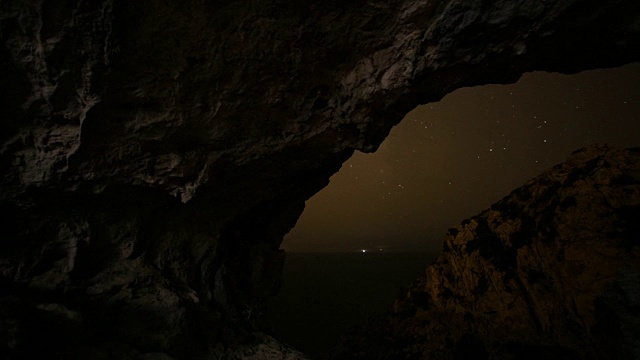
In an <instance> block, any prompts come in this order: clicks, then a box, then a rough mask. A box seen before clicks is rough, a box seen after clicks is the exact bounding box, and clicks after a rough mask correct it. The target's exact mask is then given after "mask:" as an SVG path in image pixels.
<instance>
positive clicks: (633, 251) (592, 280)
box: [341, 146, 640, 359]
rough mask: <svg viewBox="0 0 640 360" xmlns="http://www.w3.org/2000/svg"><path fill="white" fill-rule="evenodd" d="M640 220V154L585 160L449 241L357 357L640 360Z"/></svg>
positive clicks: (586, 153) (606, 151)
mask: <svg viewBox="0 0 640 360" xmlns="http://www.w3.org/2000/svg"><path fill="white" fill-rule="evenodd" d="M639 220H640V148H635V149H629V150H621V149H612V148H608V147H606V146H604V147H599V146H593V147H590V148H587V149H582V150H579V151H577V152H575V153H574V154H572V155H571V157H569V159H568V160H567V162H566V163H564V164H560V165H557V166H555V167H554V168H553V169H550V170H549V171H546V172H545V173H543V174H542V175H540V176H539V177H537V178H535V179H533V180H531V181H529V182H528V183H527V184H525V185H524V186H522V187H520V188H519V189H516V190H514V191H513V192H511V194H509V195H508V196H506V197H505V198H504V199H502V200H500V201H499V202H497V203H495V204H493V205H492V206H491V208H489V209H487V210H485V211H483V212H482V213H480V214H479V215H477V216H475V217H473V218H470V219H467V220H464V221H463V222H462V223H461V224H460V225H458V226H456V227H454V228H451V229H449V232H448V234H447V236H446V238H445V240H444V243H443V251H442V253H441V255H440V256H439V257H438V259H437V260H435V261H434V263H433V264H431V265H430V266H429V267H428V268H427V270H426V273H425V276H423V277H421V278H419V279H418V280H416V281H415V282H414V283H413V284H412V285H411V286H410V287H409V288H408V289H407V291H406V292H404V293H403V295H402V296H401V297H399V298H398V300H397V301H396V303H395V305H394V307H393V311H392V313H391V315H390V317H389V319H387V320H386V321H383V323H382V324H379V326H380V328H379V329H378V331H379V332H380V333H379V334H378V335H376V336H378V339H375V340H374V342H377V343H378V345H377V346H379V348H378V349H376V350H374V351H373V352H372V351H371V350H370V349H372V348H374V349H375V346H374V345H371V342H372V338H368V339H367V337H362V336H361V337H360V338H359V339H360V341H361V343H360V345H358V346H356V347H355V348H356V350H355V353H357V354H358V356H348V357H350V358H363V359H365V358H366V359H371V358H388V359H425V358H428V359H637V357H638V354H640V353H639V350H640V346H639V345H640V340H639V339H640V316H639V314H638V309H639V307H638V306H640V256H639V255H640V242H639V240H640V238H639V236H640V228H639V226H638V224H640V222H639ZM380 339H382V340H380ZM389 339H391V340H389ZM351 351H354V350H353V349H352V350H351ZM341 356H342V357H341V358H347V357H346V356H344V354H341Z"/></svg>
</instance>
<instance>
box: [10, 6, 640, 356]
mask: <svg viewBox="0 0 640 360" xmlns="http://www.w3.org/2000/svg"><path fill="white" fill-rule="evenodd" d="M639 24H640V4H638V3H637V2H634V1H630V0H618V1H615V2H606V3H595V2H592V1H586V0H570V1H549V2H544V3H539V2H534V1H526V0H525V1H519V2H516V3H512V2H503V1H500V2H494V3H492V4H487V3H484V2H479V1H473V2H468V1H456V0H454V1H445V2H439V3H434V2H432V1H422V0H412V1H406V0H392V1H354V2H334V1H329V2H324V3H322V4H319V3H310V2H301V3H295V4H293V3H291V4H289V3H285V2H281V1H275V0H261V1H254V0H246V1H245V0H242V1H236V2H226V1H210V2H202V1H195V0H193V1H192V0H189V1H173V0H142V1H136V2H135V3H134V2H125V1H120V0H103V1H99V2H68V1H60V2H54V1H50V0H44V1H41V2H30V1H26V0H11V1H7V2H5V3H4V4H3V6H2V9H0V39H1V40H2V47H1V50H0V75H1V77H0V78H1V79H2V84H1V85H0V99H2V100H1V102H2V103H1V106H0V118H1V119H3V120H2V122H1V124H0V129H1V131H0V141H1V142H2V150H1V151H0V168H1V169H2V178H1V179H2V180H1V181H2V185H1V187H0V209H2V214H3V216H2V234H3V235H2V239H1V242H0V249H1V251H0V270H1V271H0V274H1V276H0V283H1V284H2V286H1V288H0V314H1V315H0V338H2V346H1V347H0V354H1V355H2V356H3V357H5V358H7V359H31V358H51V357H55V358H60V359H86V358H92V359H146V360H151V359H162V360H167V359H176V360H177V359H227V358H228V359H240V358H246V359H261V358H281V359H285V358H286V359H295V358H299V359H303V358H304V355H302V354H300V353H298V352H296V351H295V350H293V349H291V348H289V347H287V346H286V345H284V344H281V343H279V342H278V341H277V340H275V339H273V338H271V337H269V336H266V335H265V334H264V333H262V332H261V331H260V330H259V329H258V328H256V326H255V323H254V320H255V319H254V315H255V314H256V313H257V310H258V309H259V308H260V307H261V306H262V305H263V303H264V299H265V298H267V297H269V296H271V295H273V294H274V293H276V292H277V290H278V288H279V286H280V281H281V275H282V267H283V263H284V261H285V254H284V252H283V251H281V250H280V245H281V242H282V239H283V236H284V235H285V234H287V233H288V232H289V231H290V230H291V229H292V228H293V227H294V226H295V224H296V221H297V219H298V218H299V216H300V215H301V213H302V211H303V209H304V204H305V201H306V200H307V199H309V198H311V196H313V195H314V194H315V193H317V192H318V191H319V190H321V189H322V188H323V187H325V186H326V185H327V184H328V182H329V178H330V176H331V175H332V174H334V173H336V172H337V171H338V170H339V169H340V167H341V165H342V164H343V163H344V162H345V161H346V160H347V159H349V158H350V157H351V156H352V155H353V153H354V152H355V151H361V152H373V151H375V150H376V149H377V148H378V147H379V146H380V143H381V142H382V141H383V140H384V139H385V137H387V136H388V134H389V132H390V130H391V128H392V127H393V126H394V125H396V124H397V123H398V122H399V121H400V120H401V119H402V118H403V117H404V116H405V115H406V114H407V113H408V112H409V111H410V110H412V109H413V108H415V107H416V106H417V105H418V104H424V103H429V102H434V101H438V100H440V99H442V98H443V97H444V96H445V95H446V94H448V93H450V92H451V91H453V90H455V89H458V88H461V87H467V86H474V85H483V84H490V83H492V84H497V83H513V82H515V81H517V80H518V79H519V78H520V76H521V75H522V74H523V73H525V72H530V71H536V70H544V71H553V72H561V73H567V74H569V73H576V72H580V71H583V70H587V69H595V68H609V67H617V66H621V65H623V64H627V63H631V62H636V61H639V60H640V49H639V48H638V47H637V46H636V45H637V44H638V43H639V41H638V40H639V37H640V26H639ZM590 151H591V152H590ZM590 151H589V150H587V151H586V152H580V153H577V155H575V156H574V158H575V159H577V160H574V162H575V163H576V164H578V165H576V166H577V167H576V169H582V170H580V171H582V172H580V173H579V172H573V173H572V174H573V175H575V176H574V177H579V176H582V175H584V174H587V173H590V171H592V170H593V169H594V166H592V165H593V164H596V165H597V161H596V162H595V163H593V162H592V163H589V164H590V165H589V166H587V165H585V166H582V165H580V164H582V163H581V162H580V161H581V160H580V159H582V158H585V157H586V158H589V157H590V156H595V155H593V154H592V153H593V151H595V150H590ZM600 151H604V152H606V154H608V155H606V156H605V155H602V156H604V158H606V159H609V158H611V159H610V160H611V162H615V161H614V160H615V159H617V158H620V157H625V156H632V155H630V154H632V153H629V154H627V153H624V154H621V153H619V152H615V151H614V150H600ZM580 156H582V158H581V157H580ZM607 156H608V157H607ZM594 159H595V158H594ZM592 160H593V159H592ZM612 168H615V167H612ZM563 169H564V168H563ZM561 170H562V169H561ZM563 171H564V170H563ZM633 176H635V175H633ZM633 176H631V178H632V179H635V178H634V177H633ZM572 179H573V178H572ZM627 182H628V181H627ZM623 183H624V181H622V182H620V184H621V185H620V186H627V185H624V184H626V183H624V184H623ZM554 186H555V185H554ZM556 188H557V186H556ZM556 188H553V189H551V188H550V189H551V190H548V191H547V192H546V193H545V194H550V193H552V190H554V189H555V190H557V189H556ZM545 189H546V188H545ZM630 191H632V190H630ZM513 196H519V195H518V194H513ZM521 198H522V197H518V198H517V199H516V198H514V199H516V200H517V201H516V200H509V201H511V202H509V204H511V203H514V202H516V203H518V204H520V203H519V202H518V201H520V200H518V199H521ZM543 200H544V201H543ZM543 200H540V201H541V202H545V204H546V203H547V202H549V204H553V205H554V206H555V205H556V204H555V203H552V202H550V201H552V200H553V197H552V196H546V197H545V198H543ZM505 201H507V200H505ZM576 203H577V204H581V201H580V199H578V200H577V202H576ZM567 204H571V203H570V202H568V203H567ZM537 205H539V204H537ZM537 205H536V206H537ZM632 205H633V204H631V205H625V206H626V207H623V208H621V211H623V215H621V216H622V217H623V219H625V220H624V221H626V222H629V223H631V222H632V220H633V219H635V216H636V214H637V213H636V208H635V207H633V206H635V205H633V206H632ZM566 207H567V208H568V209H573V208H576V206H571V205H567V206H566ZM536 209H537V208H536ZM536 211H537V210H536ZM536 214H537V213H536ZM541 216H542V215H541ZM487 221H488V220H486V219H484V218H483V217H482V216H480V217H477V218H473V219H472V220H470V221H469V223H468V224H466V225H461V226H463V227H465V228H463V230H464V229H467V230H469V231H472V230H475V229H477V228H479V226H480V225H481V224H485V223H486V226H488V227H489V228H490V229H492V228H491V226H493V225H492V223H488V222H487ZM560 230H562V229H560ZM560 230H558V231H560ZM492 231H493V230H492ZM519 231H520V235H521V236H522V237H532V236H533V235H531V234H529V232H527V231H530V229H529V228H527V227H525V226H524V225H523V228H522V229H520V230H519ZM459 234H460V236H462V235H463V234H465V232H460V233H459ZM530 235H531V236H530ZM623 235H624V236H625V237H626V238H633V236H632V234H631V235H630V234H628V233H626V232H624V234H623ZM452 236H453V238H451V239H449V240H446V241H445V248H447V249H449V250H450V253H452V254H459V253H460V252H459V251H458V250H459V249H458V248H460V247H464V244H461V243H460V241H462V240H464V239H462V240H461V239H459V238H456V237H455V235H452ZM621 236H622V235H621ZM465 241H466V240H465ZM514 246H515V245H514ZM518 246H520V245H518ZM631 249H632V250H633V247H631ZM462 250H464V249H462ZM462 250H461V251H462ZM516 250H518V249H515V250H514V251H516ZM632 250H629V251H632ZM472 253H473V254H476V253H477V251H475V252H472ZM503 255H504V257H505V259H506V258H508V259H511V257H513V256H514V254H513V253H511V252H509V253H505V254H492V255H491V256H490V257H491V258H490V259H487V261H494V260H496V259H497V258H498V257H500V259H502V256H503ZM470 256H471V255H470ZM474 256H475V255H474ZM494 258H495V259H494ZM447 259H450V260H451V259H454V258H447ZM511 260H512V259H511ZM496 261H497V260H496ZM445 265H446V264H444V263H443V264H442V266H445ZM434 271H435V270H434ZM465 274H466V275H465ZM469 274H472V271H471V270H469V272H464V273H463V274H462V275H461V276H470V275H469ZM625 274H626V275H624V276H622V277H621V278H620V279H619V280H620V281H619V284H622V285H620V286H618V287H615V288H613V290H611V294H612V295H611V298H606V299H600V300H599V301H598V302H597V304H598V306H597V309H596V310H597V311H596V313H595V315H594V319H596V320H594V321H596V322H595V325H594V327H593V329H592V330H593V331H592V333H590V334H593V336H597V335H598V334H605V335H602V336H600V338H602V339H604V340H602V339H601V340H598V341H600V342H598V344H604V343H606V342H607V341H609V342H611V343H613V344H615V345H616V346H618V347H622V348H624V349H623V350H620V353H621V354H622V353H624V354H626V352H625V351H627V350H625V349H626V348H625V346H627V345H626V344H628V341H627V340H628V339H627V338H626V337H624V338H618V339H613V338H609V337H607V336H606V333H607V331H608V330H610V329H612V328H615V329H618V328H620V327H623V329H622V330H620V331H621V334H623V335H624V336H627V335H625V334H627V333H628V332H627V331H626V330H625V329H626V328H624V326H630V325H629V324H627V323H626V322H625V321H624V318H622V317H615V316H614V317H613V318H611V317H610V316H609V317H608V316H606V314H614V315H615V314H620V311H619V308H618V307H616V306H615V305H616V304H618V302H616V301H618V300H619V299H618V297H616V296H618V295H616V294H618V293H617V292H616V291H618V290H619V289H623V292H624V289H627V287H625V286H626V285H625V284H627V283H633V281H635V280H634V279H635V273H634V272H626V273H625ZM536 278H537V279H540V278H541V276H540V275H536ZM443 279H444V278H443ZM516 280H518V281H520V282H518V281H516ZM514 281H515V284H516V285H513V284H514ZM504 283H505V285H504V286H505V289H511V287H512V286H520V287H524V285H523V284H524V283H523V282H522V280H521V279H520V278H519V277H517V276H513V274H511V275H509V277H507V278H505V279H504ZM434 284H435V282H434ZM454 290H455V289H454ZM434 291H435V290H434ZM448 291H450V292H451V294H452V296H453V295H455V296H457V297H460V296H461V295H460V294H456V293H455V292H452V291H451V289H448ZM434 293H435V292H434ZM423 295H424V291H422V290H420V289H417V288H416V289H413V290H411V289H410V290H409V291H408V293H407V294H405V295H404V298H403V299H404V300H402V301H399V302H398V303H397V306H396V307H397V308H398V309H397V310H398V311H397V312H398V313H403V314H409V313H411V312H413V313H414V314H420V312H419V311H416V309H415V308H412V305H411V304H415V303H416V301H417V302H418V303H420V306H421V307H427V306H432V305H430V304H431V302H430V301H426V300H424V299H425V298H426V299H428V297H425V296H423ZM623 295H624V294H623ZM620 296H622V295H620ZM418 299H422V300H418ZM456 299H457V298H456ZM527 299H528V300H527V301H530V302H531V301H533V300H531V299H529V298H527ZM532 299H535V297H534V298H532ZM412 301H413V302H412ZM456 301H457V300H456ZM403 309H404V310H403ZM407 309H409V310H407ZM405 310H406V311H405ZM465 315H466V314H465ZM616 316H617V315H616ZM465 318H466V319H467V320H469V319H473V318H475V315H473V314H471V313H470V315H468V316H465ZM602 318H608V319H610V321H609V322H606V321H604V320H601V319H602ZM403 319H404V320H406V321H410V320H408V319H413V318H411V317H410V316H409V317H405V318H403ZM598 319H600V320H598ZM404 320H403V321H404ZM418 320H419V321H423V320H424V319H417V320H416V321H418ZM411 321H413V320H411ZM469 321H471V320H469ZM616 321H617V322H616ZM401 323H402V321H399V322H398V324H401ZM434 324H435V322H434ZM623 325H624V326H623ZM434 326H435V325H434ZM531 326H532V327H535V326H542V325H541V324H536V323H535V322H534V323H532V325H531ZM563 329H564V328H563ZM462 330H463V329H462V328H461V331H462ZM464 330H465V331H467V332H469V331H472V330H473V329H464ZM634 331H635V330H634ZM516 333H517V332H514V334H516ZM631 333H632V334H633V333H634V332H633V331H631ZM576 334H577V335H576ZM560 335H561V336H564V337H569V338H571V337H572V336H574V337H575V336H578V335H584V334H582V333H579V332H575V333H569V334H559V335H558V336H560ZM452 336H453V337H452V338H451V339H448V340H447V341H444V342H442V344H446V349H449V351H453V350H454V349H459V348H460V341H461V340H460V339H462V340H464V341H466V342H464V341H463V343H473V344H475V345H478V346H481V345H482V344H481V343H478V341H482V339H480V340H478V338H477V336H476V334H471V333H464V334H463V333H460V334H452ZM600 338H599V339H600ZM581 339H582V338H581ZM620 339H622V340H620ZM538 340H539V341H540V344H542V345H544V346H546V345H547V344H550V345H549V347H548V348H549V349H551V350H548V349H547V348H546V347H544V346H542V345H540V346H542V347H539V348H537V349H538V350H539V351H542V352H541V354H545V352H544V351H547V352H549V353H553V351H555V350H554V349H555V347H553V345H554V343H553V342H552V341H551V340H550V339H547V338H544V337H540V339H538ZM631 340H633V338H631ZM631 340H629V341H631ZM456 341H457V342H458V343H457V345H456ZM449 343H450V344H449ZM572 344H574V345H575V344H581V343H580V342H576V343H572ZM475 345H474V346H475ZM525 345H526V346H530V344H519V343H515V344H506V345H505V346H504V348H505V349H507V350H505V351H511V353H514V354H515V353H517V352H518V351H521V352H526V349H529V348H528V347H526V346H525ZM577 346H578V345H575V346H574V347H572V348H571V349H575V348H576V347H577ZM603 346H604V345H603ZM424 349H425V351H427V350H428V348H424ZM509 349H512V350H509ZM523 349H524V350H523ZM545 349H547V350H545ZM437 350H438V351H445V350H442V349H437ZM429 351H430V350H429ZM571 351H574V350H571ZM458 352H459V351H458ZM554 354H555V353H554Z"/></svg>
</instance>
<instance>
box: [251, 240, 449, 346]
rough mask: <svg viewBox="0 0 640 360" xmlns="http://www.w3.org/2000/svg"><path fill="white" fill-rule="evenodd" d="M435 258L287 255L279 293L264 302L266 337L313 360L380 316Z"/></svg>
mask: <svg viewBox="0 0 640 360" xmlns="http://www.w3.org/2000/svg"><path fill="white" fill-rule="evenodd" d="M437 255H438V254H437V253H424V252H412V253H395V252H383V253H379V252H367V253H355V252H354V253H287V258H286V261H285V268H284V275H283V280H282V281H283V282H282V289H281V291H280V294H279V295H278V296H277V297H275V298H273V299H271V300H270V301H269V303H268V309H267V312H266V313H265V314H264V316H263V318H262V321H261V324H262V327H263V328H264V329H265V330H266V332H268V333H270V334H271V335H273V336H275V337H276V338H277V339H278V340H280V341H282V342H284V343H287V344H289V345H291V346H293V347H294V348H296V349H297V350H300V351H302V352H304V353H306V354H307V355H309V356H310V357H312V358H321V357H324V356H325V355H326V352H327V351H330V349H331V348H333V347H335V346H336V345H337V344H338V342H339V341H340V338H341V336H342V335H343V334H345V333H347V332H348V331H350V330H352V329H357V328H358V327H361V326H364V324H365V322H366V320H367V319H368V318H371V317H375V316H383V314H384V313H385V311H387V310H388V309H389V308H390V307H391V305H392V304H393V301H394V300H395V298H396V297H397V295H398V293H399V291H400V289H401V288H403V287H406V286H408V285H409V284H410V283H411V282H412V281H413V280H414V279H416V278H417V277H418V276H419V275H420V274H423V273H424V271H425V269H426V267H427V265H428V264H430V263H431V261H433V260H434V259H435V258H436V257H437Z"/></svg>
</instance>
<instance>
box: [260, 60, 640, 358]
mask: <svg viewBox="0 0 640 360" xmlns="http://www.w3.org/2000/svg"><path fill="white" fill-rule="evenodd" d="M638 99H640V63H634V64H630V65H626V66H623V67H620V68H614V69H606V70H592V71H586V72H583V73H579V74H575V75H562V74H556V73H545V72H535V73H529V74H525V75H524V76H523V77H522V78H521V79H520V80H519V81H518V82H517V83H516V84H512V85H486V86H481V87H473V88H464V89H460V90H457V91H455V92H453V93H451V94H449V95H447V96H446V97H445V98H444V99H443V100H441V101H440V102H438V103H432V104H427V105H422V106H419V107H418V108H416V109H415V110H413V111H412V112H411V113H409V114H408V115H407V116H406V117H405V118H404V120H403V121H402V122H401V123H400V124H399V125H398V126H396V127H395V128H394V129H393V130H392V131H391V133H390V135H389V136H388V138H387V139H386V140H385V142H384V143H383V144H382V145H381V146H380V148H379V150H378V151H377V152H376V153H374V154H363V153H355V154H354V156H353V157H352V158H351V159H349V160H348V161H347V162H345V163H344V164H343V166H342V168H341V170H340V172H338V173H336V174H334V176H333V177H332V178H331V182H330V185H329V186H327V187H326V188H325V189H323V190H322V191H321V192H319V193H318V194H316V195H315V196H314V197H313V198H311V199H310V200H308V201H307V206H306V209H305V212H304V213H303V215H302V217H301V218H300V220H299V221H298V224H297V225H296V227H295V228H294V229H293V230H292V231H291V232H290V233H289V234H288V235H287V236H286V237H285V240H284V242H283V246H282V247H283V248H284V249H285V250H286V252H287V260H286V262H285V269H284V275H283V284H282V289H281V292H280V294H279V295H278V296H276V297H274V298H273V299H271V300H270V301H269V304H268V307H267V308H268V310H267V313H266V314H265V316H264V318H265V319H266V321H265V324H266V325H265V328H266V330H267V332H271V333H272V334H273V335H274V336H275V337H276V338H278V339H279V340H281V341H283V342H285V343H288V344H290V345H292V346H293V347H295V348H297V349H298V350H301V351H303V352H305V353H307V354H309V355H312V356H314V358H322V357H323V356H326V355H328V353H327V351H330V349H331V348H332V347H333V346H335V345H337V344H338V343H339V341H340V338H341V335H342V334H344V333H346V332H349V331H350V330H353V329H355V328H357V327H358V326H361V324H362V322H363V321H364V320H367V319H369V318H371V317H372V316H373V317H375V316H376V315H378V316H380V315H381V314H382V313H383V311H384V310H385V309H386V308H388V307H389V306H390V305H391V304H392V303H393V299H394V298H395V296H396V294H397V293H398V289H399V288H400V287H402V286H403V285H408V284H409V283H410V282H411V281H412V280H414V279H415V278H417V277H418V276H419V275H420V273H422V272H423V271H424V268H425V267H426V265H427V264H428V263H429V262H430V261H432V260H433V259H435V257H437V254H438V252H439V251H440V246H441V242H442V239H443V236H444V234H445V233H446V230H447V228H448V227H451V226H452V225H454V224H457V223H459V222H460V221H461V220H463V219H464V218H468V217H471V216H473V215H475V214H476V213H478V212H480V211H481V210H483V209H485V208H487V207H489V205H490V204H492V203H493V202H495V201H497V200H499V199H500V198H502V197H503V196H505V195H507V194H508V193H509V192H510V191H511V190H513V189H515V188H517V187H519V186H520V185H522V184H524V182H526V181H527V180H529V179H531V178H533V177H535V176H536V175H538V174H539V173H541V172H542V171H543V170H545V169H547V168H549V167H551V166H553V165H555V164H557V163H560V162H563V161H564V160H565V159H566V157H567V156H568V155H569V154H570V153H571V152H573V151H574V150H576V149H578V148H582V147H586V146H589V145H591V144H594V143H599V144H608V145H610V146H614V147H633V146H639V145H640V139H638V137H637V134H640V121H637V115H638V114H640V101H639V100H638Z"/></svg>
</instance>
